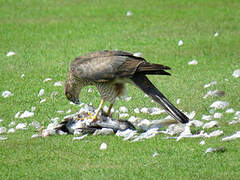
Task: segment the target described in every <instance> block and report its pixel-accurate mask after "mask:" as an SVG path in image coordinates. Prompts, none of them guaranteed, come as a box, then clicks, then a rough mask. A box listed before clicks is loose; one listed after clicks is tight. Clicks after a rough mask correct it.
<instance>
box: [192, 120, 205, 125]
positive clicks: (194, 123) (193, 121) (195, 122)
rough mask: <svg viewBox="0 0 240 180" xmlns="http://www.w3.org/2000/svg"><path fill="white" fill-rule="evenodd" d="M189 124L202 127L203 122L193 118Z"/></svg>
mask: <svg viewBox="0 0 240 180" xmlns="http://www.w3.org/2000/svg"><path fill="white" fill-rule="evenodd" d="M189 126H194V127H202V126H203V122H202V121H199V120H192V121H189Z"/></svg>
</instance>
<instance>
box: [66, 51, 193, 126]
mask: <svg viewBox="0 0 240 180" xmlns="http://www.w3.org/2000/svg"><path fill="white" fill-rule="evenodd" d="M169 69H170V67H168V66H164V65H161V64H153V63H149V62H147V61H146V60H145V59H144V58H142V57H136V56H134V55H133V54H132V53H128V52H123V51H98V52H93V53H89V54H87V55H83V56H79V57H77V58H76V59H75V60H74V61H73V62H72V63H71V65H70V69H69V72H68V77H67V80H66V83H65V88H64V89H65V95H66V97H67V98H68V99H69V100H70V101H72V102H74V103H79V94H80V91H81V89H82V88H83V87H84V86H88V85H93V86H96V87H97V89H98V91H99V93H100V95H101V103H100V105H99V107H98V109H97V111H96V114H95V115H94V118H93V120H94V121H96V120H97V117H98V114H99V112H100V111H101V110H102V107H103V104H104V102H105V101H109V102H110V106H109V109H108V111H107V114H108V115H109V114H110V110H111V108H112V106H113V104H114V102H115V100H116V98H117V97H119V96H121V95H122V94H123V92H124V88H125V83H132V84H135V85H136V86H137V87H139V88H140V89H141V90H142V91H143V92H144V93H146V94H147V95H148V96H150V97H151V98H152V99H153V100H154V101H156V102H157V103H158V104H160V105H161V106H162V107H163V109H164V110H165V111H166V112H168V113H169V114H170V115H171V116H172V117H173V118H175V119H176V120H177V121H179V122H181V123H187V122H188V121H189V119H188V117H187V116H186V115H185V114H183V113H182V112H181V111H180V110H178V109H177V108H176V107H175V106H174V105H173V104H171V103H170V102H169V101H168V99H167V98H166V97H165V96H164V95H163V94H162V93H161V92H160V91H159V90H158V89H157V88H156V87H155V86H154V85H153V84H152V83H151V81H150V80H149V79H148V78H147V77H146V75H170V74H169V73H168V72H166V71H165V70H169Z"/></svg>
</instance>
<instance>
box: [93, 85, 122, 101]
mask: <svg viewBox="0 0 240 180" xmlns="http://www.w3.org/2000/svg"><path fill="white" fill-rule="evenodd" d="M96 87H97V89H98V91H99V93H100V95H101V97H102V99H104V100H105V101H109V102H110V103H112V104H113V103H114V102H115V100H116V97H119V96H122V95H123V94H124V91H125V86H124V83H113V82H103V83H96Z"/></svg>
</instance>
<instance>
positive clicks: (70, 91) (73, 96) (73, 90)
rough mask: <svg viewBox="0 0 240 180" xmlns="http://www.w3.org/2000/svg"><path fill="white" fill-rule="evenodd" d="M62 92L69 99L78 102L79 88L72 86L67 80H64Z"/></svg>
mask: <svg viewBox="0 0 240 180" xmlns="http://www.w3.org/2000/svg"><path fill="white" fill-rule="evenodd" d="M64 93H65V96H66V97H67V99H68V100H69V101H71V102H73V103H74V104H79V103H80V102H79V99H78V97H79V93H80V90H79V88H77V87H74V86H72V85H71V83H70V82H69V81H68V80H67V81H66V82H65V86H64Z"/></svg>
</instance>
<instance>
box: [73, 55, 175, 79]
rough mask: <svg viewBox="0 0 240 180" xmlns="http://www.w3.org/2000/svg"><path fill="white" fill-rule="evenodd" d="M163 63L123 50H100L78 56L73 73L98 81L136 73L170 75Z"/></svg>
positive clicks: (78, 76) (130, 75)
mask: <svg viewBox="0 0 240 180" xmlns="http://www.w3.org/2000/svg"><path fill="white" fill-rule="evenodd" d="M166 69H170V68H169V67H168V66H164V65H161V64H151V63H148V62H147V61H146V60H145V59H144V58H142V57H135V56H134V55H133V54H131V53H128V52H123V51H98V52H93V53H89V54H87V55H84V56H80V57H77V58H76V59H75V60H74V61H73V62H72V64H71V72H72V74H73V75H74V76H75V77H77V78H81V79H88V80H93V81H98V82H103V81H108V80H112V79H114V78H122V77H132V76H133V74H135V73H143V74H162V75H170V74H169V73H168V72H166V71H164V70H166Z"/></svg>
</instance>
